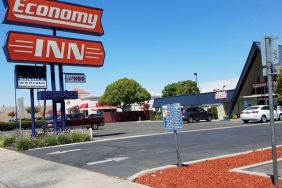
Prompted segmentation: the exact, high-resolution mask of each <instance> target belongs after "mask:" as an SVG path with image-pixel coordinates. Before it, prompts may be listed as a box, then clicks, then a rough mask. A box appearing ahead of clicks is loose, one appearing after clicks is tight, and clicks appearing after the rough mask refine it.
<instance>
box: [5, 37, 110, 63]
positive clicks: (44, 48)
mask: <svg viewBox="0 0 282 188" xmlns="http://www.w3.org/2000/svg"><path fill="white" fill-rule="evenodd" d="M4 49H5V55H6V56H7V61H9V62H22V63H33V64H34V62H38V63H42V64H65V65H71V66H92V67H93V66H94V67H101V66H103V64H104V59H105V52H104V47H103V44H102V42H96V41H88V40H81V39H71V38H64V37H53V36H48V35H37V34H28V33H22V32H9V33H8V38H7V41H6V44H5V47H4Z"/></svg>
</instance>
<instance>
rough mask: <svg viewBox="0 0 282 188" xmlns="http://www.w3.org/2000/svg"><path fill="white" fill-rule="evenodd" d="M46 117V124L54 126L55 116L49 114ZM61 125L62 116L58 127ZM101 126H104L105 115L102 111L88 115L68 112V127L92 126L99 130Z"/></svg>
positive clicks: (59, 118) (59, 117)
mask: <svg viewBox="0 0 282 188" xmlns="http://www.w3.org/2000/svg"><path fill="white" fill-rule="evenodd" d="M46 119H47V121H46V123H45V126H46V127H52V126H53V117H52V116H49V117H47V118H46ZM61 125H62V120H61V116H58V127H61ZM99 126H104V115H103V114H102V113H97V114H95V115H93V114H90V115H89V116H88V117H85V116H84V115H83V114H66V127H68V128H74V127H75V128H92V129H93V130H98V129H99Z"/></svg>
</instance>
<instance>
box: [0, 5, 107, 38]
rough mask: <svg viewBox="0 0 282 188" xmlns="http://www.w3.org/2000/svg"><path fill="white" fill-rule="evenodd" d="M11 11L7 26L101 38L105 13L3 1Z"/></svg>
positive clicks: (5, 21) (74, 6) (97, 9)
mask: <svg viewBox="0 0 282 188" xmlns="http://www.w3.org/2000/svg"><path fill="white" fill-rule="evenodd" d="M3 2H4V5H5V7H8V10H7V13H6V16H5V20H4V23H7V24H15V25H23V26H31V27H37V28H38V27H43V28H48V29H52V28H53V27H56V28H58V29H59V30H63V31H73V32H78V33H84V34H90V35H97V36H101V35H103V34H104V31H103V27H102V23H101V19H102V14H103V10H102V9H99V8H92V7H87V6H81V5H76V4H72V3H66V2H62V1H50V0H3Z"/></svg>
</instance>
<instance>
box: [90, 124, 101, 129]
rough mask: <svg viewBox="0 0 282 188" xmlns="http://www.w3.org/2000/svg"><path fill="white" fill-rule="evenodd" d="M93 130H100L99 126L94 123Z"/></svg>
mask: <svg viewBox="0 0 282 188" xmlns="http://www.w3.org/2000/svg"><path fill="white" fill-rule="evenodd" d="M91 128H92V130H98V129H99V125H98V124H97V123H92V124H91Z"/></svg>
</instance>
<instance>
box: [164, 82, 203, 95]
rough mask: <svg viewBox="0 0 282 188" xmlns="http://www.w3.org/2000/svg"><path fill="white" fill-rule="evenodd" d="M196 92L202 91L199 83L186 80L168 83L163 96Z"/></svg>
mask: <svg viewBox="0 0 282 188" xmlns="http://www.w3.org/2000/svg"><path fill="white" fill-rule="evenodd" d="M196 93H200V90H199V88H198V86H197V83H196V82H194V81H191V80H186V81H180V82H177V83H172V84H168V85H166V86H165V87H164V89H163V91H162V94H163V95H162V96H163V97H173V96H180V95H188V94H196Z"/></svg>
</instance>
